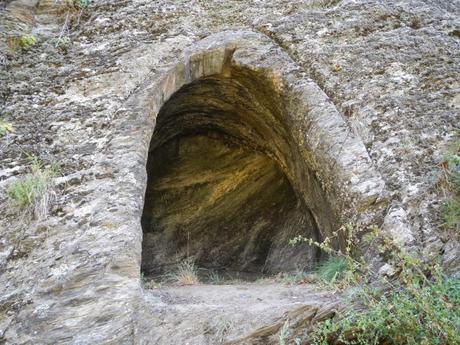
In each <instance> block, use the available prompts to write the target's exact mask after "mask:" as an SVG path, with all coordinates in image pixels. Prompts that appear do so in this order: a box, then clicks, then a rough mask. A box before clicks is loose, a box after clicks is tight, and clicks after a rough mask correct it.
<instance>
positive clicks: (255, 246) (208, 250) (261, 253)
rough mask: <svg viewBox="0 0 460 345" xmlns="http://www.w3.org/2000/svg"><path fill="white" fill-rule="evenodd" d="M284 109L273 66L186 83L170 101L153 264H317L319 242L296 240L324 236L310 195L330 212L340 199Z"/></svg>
mask: <svg viewBox="0 0 460 345" xmlns="http://www.w3.org/2000/svg"><path fill="white" fill-rule="evenodd" d="M283 111H284V108H283V102H282V100H281V98H280V96H279V94H278V93H277V92H275V91H274V90H273V88H272V87H271V83H270V82H269V81H268V80H267V79H266V78H265V77H264V76H263V75H261V74H258V73H255V72H253V71H250V70H248V69H245V68H237V67H231V68H228V69H227V70H225V71H224V73H221V74H216V75H213V76H209V77H203V78H201V79H198V80H196V81H194V82H192V83H190V84H188V85H185V86H183V87H182V88H181V89H179V90H178V91H177V92H176V93H174V94H173V95H172V96H171V97H170V99H169V100H168V101H167V102H166V103H165V104H164V105H163V107H162V108H161V110H160V112H159V115H158V117H157V123H156V127H155V131H154V133H153V137H152V140H151V144H150V150H149V157H148V162H147V173H148V182H147V189H146V196H145V206H144V211H143V216H142V227H143V234H144V239H143V246H142V270H143V272H145V273H146V274H161V273H163V272H165V271H167V270H168V269H170V268H171V266H173V265H174V264H176V263H178V262H180V261H181V260H184V259H186V258H188V257H193V258H195V259H196V260H197V263H198V265H199V266H200V267H203V268H208V269H216V270H227V271H229V272H239V273H241V274H243V275H244V274H248V275H254V274H262V273H270V274H272V273H277V272H280V271H291V270H295V269H308V268H311V267H312V265H313V264H314V262H315V261H317V260H318V258H319V255H320V253H319V252H318V251H317V249H315V248H314V247H311V246H308V245H307V244H303V245H300V246H297V247H295V248H294V247H292V246H290V245H289V240H290V239H292V238H294V237H295V236H297V235H302V236H304V237H307V238H313V239H314V240H318V239H319V238H320V237H321V235H320V233H321V231H320V229H319V226H318V222H317V220H316V217H315V215H314V214H313V213H312V211H311V208H310V207H309V206H310V205H307V201H308V200H311V199H314V200H315V202H316V204H315V207H316V208H317V209H318V208H319V209H321V210H322V211H323V212H325V214H328V212H329V210H330V207H329V205H328V203H327V200H326V198H325V196H324V195H323V194H322V192H321V188H320V187H319V183H318V181H316V179H315V178H314V176H312V174H311V172H310V171H308V168H305V169H304V168H303V167H304V166H305V164H303V162H302V158H301V156H300V154H299V152H298V150H296V147H295V145H293V144H292V141H291V138H290V135H289V132H288V130H287V128H286V124H285V123H283V115H282V113H283ZM306 186H307V187H308V186H310V188H308V190H307V193H309V195H308V197H305V195H304V194H305V193H306V192H305V187H306ZM329 215H330V218H331V219H332V218H333V213H332V212H329ZM323 222H324V221H323Z"/></svg>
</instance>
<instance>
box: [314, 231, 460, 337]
mask: <svg viewBox="0 0 460 345" xmlns="http://www.w3.org/2000/svg"><path fill="white" fill-rule="evenodd" d="M347 228H348V229H350V227H345V229H347ZM346 232H347V233H348V234H349V235H348V236H349V237H348V239H347V240H346V242H347V248H346V250H345V251H344V252H341V251H337V250H334V249H332V248H331V246H330V243H331V239H330V238H329V239H327V240H326V244H324V242H323V243H316V242H314V241H309V242H311V243H313V244H314V245H316V246H318V247H320V248H322V249H324V250H325V251H326V252H328V253H330V254H332V255H333V256H332V257H331V258H330V259H329V260H328V261H327V262H326V263H324V264H322V265H321V266H320V267H319V268H318V270H317V274H318V275H319V276H320V277H322V278H323V279H324V280H326V281H329V282H331V283H332V284H333V285H336V286H337V287H338V288H341V289H344V288H347V287H351V286H354V287H358V289H357V290H358V291H359V293H358V294H356V295H355V296H354V297H353V301H352V302H353V303H350V304H351V305H354V306H355V308H348V309H345V310H344V311H343V312H342V314H341V315H340V317H338V318H335V319H330V320H326V321H324V322H322V323H320V324H319V325H318V327H317V328H316V329H315V330H314V331H313V334H311V336H312V338H311V341H312V344H315V345H328V344H344V345H367V344H388V345H393V344H394V345H397V344H409V345H415V344H425V345H428V344H438V345H450V344H460V279H458V278H449V277H447V276H446V275H444V274H443V272H442V269H441V268H440V266H439V265H438V264H437V263H435V262H426V261H423V260H422V259H421V256H416V255H415V254H414V253H412V254H409V253H407V252H406V251H405V250H404V249H402V248H400V247H399V246H398V245H397V244H396V243H394V241H392V240H391V239H390V238H388V237H387V236H385V235H384V234H382V233H381V232H380V231H379V229H377V228H375V227H374V228H372V229H369V231H368V233H367V235H366V240H367V241H370V242H372V243H373V245H374V246H375V247H376V249H377V250H378V252H379V254H380V256H381V257H382V258H384V259H385V260H386V262H387V263H388V264H389V265H391V266H392V267H393V268H394V272H395V274H394V276H393V277H392V280H388V279H387V278H386V277H384V276H379V280H377V277H378V274H376V272H374V271H373V270H372V269H371V267H369V266H368V265H366V263H365V261H364V260H363V259H359V260H356V259H355V258H354V257H353V256H352V253H353V252H356V250H355V248H353V247H354V245H352V241H350V238H352V233H351V231H349V230H348V231H346ZM337 234H338V233H337ZM315 243H316V244H315ZM359 243H360V242H359V240H358V239H357V242H356V245H359ZM371 282H373V283H371ZM376 282H379V284H376ZM356 308H359V310H357V309H356Z"/></svg>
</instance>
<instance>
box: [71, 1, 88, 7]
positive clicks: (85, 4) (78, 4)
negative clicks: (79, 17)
mask: <svg viewBox="0 0 460 345" xmlns="http://www.w3.org/2000/svg"><path fill="white" fill-rule="evenodd" d="M88 5H89V0H73V6H74V7H75V8H78V9H83V8H85V7H88Z"/></svg>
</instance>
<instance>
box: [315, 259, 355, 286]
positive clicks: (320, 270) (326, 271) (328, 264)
mask: <svg viewBox="0 0 460 345" xmlns="http://www.w3.org/2000/svg"><path fill="white" fill-rule="evenodd" d="M347 269H348V260H347V259H345V258H342V257H331V258H329V259H328V260H327V261H325V262H323V263H321V264H320V265H319V266H318V267H317V268H316V275H317V277H318V278H319V279H321V280H323V281H325V282H327V283H334V282H335V281H337V280H341V279H342V278H343V277H344V275H345V273H346V271H347Z"/></svg>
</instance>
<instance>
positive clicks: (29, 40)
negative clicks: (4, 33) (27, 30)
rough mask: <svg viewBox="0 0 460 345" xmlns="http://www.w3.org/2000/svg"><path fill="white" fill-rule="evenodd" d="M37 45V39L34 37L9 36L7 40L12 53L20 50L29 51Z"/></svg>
mask: <svg viewBox="0 0 460 345" xmlns="http://www.w3.org/2000/svg"><path fill="white" fill-rule="evenodd" d="M36 43H37V38H36V37H35V36H34V35H27V34H24V35H21V36H9V37H8V38H7V44H8V47H9V49H10V50H11V51H12V52H16V51H18V50H27V49H29V48H31V47H32V46H34V45H35V44H36Z"/></svg>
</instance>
